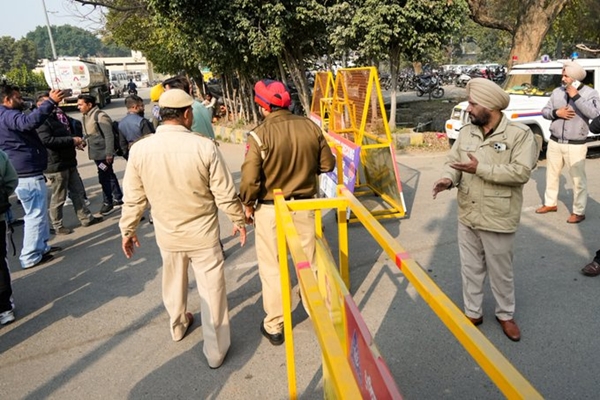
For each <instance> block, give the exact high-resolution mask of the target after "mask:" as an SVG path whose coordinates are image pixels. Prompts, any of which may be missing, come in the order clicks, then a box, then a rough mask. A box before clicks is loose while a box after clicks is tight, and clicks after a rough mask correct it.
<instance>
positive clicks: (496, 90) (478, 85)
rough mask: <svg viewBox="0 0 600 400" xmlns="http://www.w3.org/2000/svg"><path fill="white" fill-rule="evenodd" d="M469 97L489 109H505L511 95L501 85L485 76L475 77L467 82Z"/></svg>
mask: <svg viewBox="0 0 600 400" xmlns="http://www.w3.org/2000/svg"><path fill="white" fill-rule="evenodd" d="M467 97H469V98H470V99H471V100H473V102H474V103H477V104H479V105H482V106H483V107H485V108H487V109H488V110H504V109H505V108H506V107H508V103H509V102H510V96H509V95H508V94H507V93H506V92H505V91H504V90H502V88H501V87H500V86H498V85H497V84H496V83H494V82H493V81H490V80H489V79H485V78H473V79H471V80H470V81H469V83H467Z"/></svg>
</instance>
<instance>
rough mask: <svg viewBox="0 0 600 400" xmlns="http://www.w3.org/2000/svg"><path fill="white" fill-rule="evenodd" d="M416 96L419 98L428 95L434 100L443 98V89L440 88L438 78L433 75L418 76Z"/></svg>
mask: <svg viewBox="0 0 600 400" xmlns="http://www.w3.org/2000/svg"><path fill="white" fill-rule="evenodd" d="M416 90H417V96H418V97H421V96H423V95H424V94H428V95H429V96H430V98H431V97H433V98H434V99H440V98H442V97H444V88H442V85H441V81H440V78H438V77H437V76H435V75H420V76H418V77H417V79H416Z"/></svg>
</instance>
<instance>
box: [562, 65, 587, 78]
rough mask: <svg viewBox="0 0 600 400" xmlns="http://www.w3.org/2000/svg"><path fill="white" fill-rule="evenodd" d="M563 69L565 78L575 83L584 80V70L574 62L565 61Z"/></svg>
mask: <svg viewBox="0 0 600 400" xmlns="http://www.w3.org/2000/svg"><path fill="white" fill-rule="evenodd" d="M563 68H564V70H565V73H566V74H567V76H568V77H569V78H571V79H575V80H576V81H582V80H584V79H585V76H586V75H587V74H586V72H585V69H583V67H582V66H581V65H579V64H577V63H576V62H575V61H565V63H564V66H563Z"/></svg>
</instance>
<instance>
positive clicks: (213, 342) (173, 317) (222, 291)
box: [160, 243, 231, 367]
mask: <svg viewBox="0 0 600 400" xmlns="http://www.w3.org/2000/svg"><path fill="white" fill-rule="evenodd" d="M160 254H161V256H162V260H163V280H162V294H163V303H164V305H165V308H166V309H167V312H168V313H169V317H170V326H171V336H172V337H173V340H174V341H179V340H181V339H182V338H183V336H184V335H185V332H186V330H187V328H188V321H187V318H186V316H185V313H186V311H187V295H188V266H189V265H190V264H191V265H192V269H193V270H194V275H195V277H196V284H197V286H198V293H199V294H200V306H201V315H202V334H203V336H204V347H203V350H204V355H205V356H206V359H207V360H208V364H209V365H210V366H211V367H218V366H220V365H221V363H222V362H223V359H224V358H225V355H226V354H227V350H229V346H230V344H231V338H230V332H229V312H228V310H227V290H226V288H225V274H224V271H223V267H224V261H223V253H222V252H221V247H220V246H219V244H218V243H217V245H216V246H213V247H212V248H210V249H205V250H195V251H184V252H170V251H164V250H162V249H161V250H160Z"/></svg>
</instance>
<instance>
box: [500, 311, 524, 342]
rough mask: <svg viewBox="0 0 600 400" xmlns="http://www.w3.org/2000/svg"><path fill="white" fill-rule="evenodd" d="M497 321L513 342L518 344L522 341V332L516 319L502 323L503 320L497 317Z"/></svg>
mask: <svg viewBox="0 0 600 400" xmlns="http://www.w3.org/2000/svg"><path fill="white" fill-rule="evenodd" d="M496 320H497V321H498V322H499V323H500V326H501V327H502V331H503V332H504V334H505V335H506V336H507V337H508V338H509V339H510V340H512V341H513V342H518V341H519V340H521V331H520V330H519V327H518V326H517V323H516V322H515V320H514V319H509V320H508V321H502V320H501V319H498V317H496Z"/></svg>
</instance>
